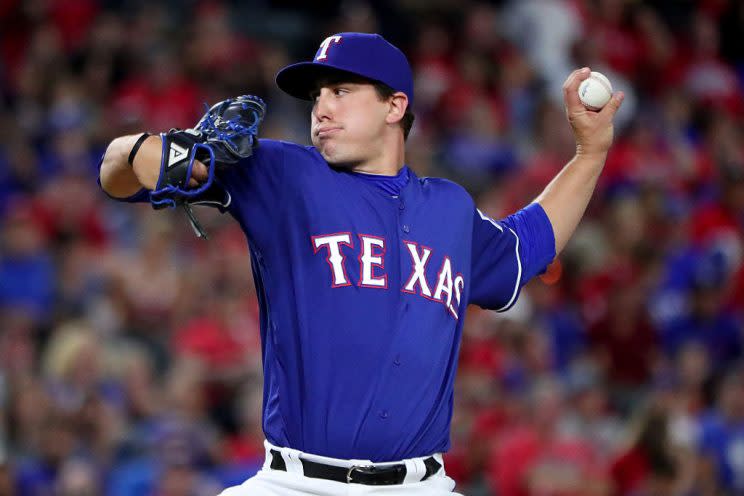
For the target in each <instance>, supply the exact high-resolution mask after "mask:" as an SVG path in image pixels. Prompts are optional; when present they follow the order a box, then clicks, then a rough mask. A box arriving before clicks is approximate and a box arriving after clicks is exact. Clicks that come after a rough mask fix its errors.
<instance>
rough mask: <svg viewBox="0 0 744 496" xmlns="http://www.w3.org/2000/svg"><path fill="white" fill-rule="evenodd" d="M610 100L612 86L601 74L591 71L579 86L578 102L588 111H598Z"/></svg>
mask: <svg viewBox="0 0 744 496" xmlns="http://www.w3.org/2000/svg"><path fill="white" fill-rule="evenodd" d="M610 98H612V84H611V83H610V80H609V79H607V77H606V76H605V75H604V74H602V73H601V72H595V71H592V72H591V73H590V74H589V77H588V78H587V79H585V80H583V81H582V82H581V84H580V85H579V100H581V103H582V104H584V107H586V108H587V109H588V110H594V111H599V110H601V109H602V107H604V106H605V105H607V102H609V101H610Z"/></svg>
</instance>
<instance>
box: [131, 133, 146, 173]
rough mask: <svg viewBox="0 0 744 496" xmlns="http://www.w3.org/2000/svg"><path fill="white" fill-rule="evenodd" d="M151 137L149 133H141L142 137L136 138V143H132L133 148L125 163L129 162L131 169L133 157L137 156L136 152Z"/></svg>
mask: <svg viewBox="0 0 744 496" xmlns="http://www.w3.org/2000/svg"><path fill="white" fill-rule="evenodd" d="M150 136H151V135H150V133H142V136H140V137H139V138H137V141H136V142H135V143H134V146H133V147H132V151H131V152H129V158H128V159H127V162H129V166H130V167H133V164H132V163H133V162H134V157H135V155H137V152H138V151H139V149H140V146H142V143H144V141H145V140H146V139H147V138H149V137H150Z"/></svg>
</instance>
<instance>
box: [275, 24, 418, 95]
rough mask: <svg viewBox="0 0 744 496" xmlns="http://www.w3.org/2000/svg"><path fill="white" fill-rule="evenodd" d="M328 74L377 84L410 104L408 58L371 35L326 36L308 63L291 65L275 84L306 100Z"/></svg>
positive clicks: (383, 40)
mask: <svg viewBox="0 0 744 496" xmlns="http://www.w3.org/2000/svg"><path fill="white" fill-rule="evenodd" d="M331 74H353V75H356V76H361V77H363V78H366V79H370V80H372V81H379V82H381V83H384V84H386V85H388V86H390V87H391V88H392V89H393V90H395V91H401V92H403V93H405V94H406V95H407V96H408V104H409V106H412V105H413V74H412V72H411V66H410V65H409V64H408V59H406V56H405V55H404V54H403V52H401V51H400V49H398V48H397V47H396V46H395V45H393V44H392V43H390V42H389V41H387V40H386V39H385V38H383V37H382V36H380V35H379V34H375V33H336V34H334V35H331V36H328V37H327V38H325V39H324V40H323V41H322V42H321V43H320V47H318V50H317V51H316V52H315V57H314V58H313V60H312V61H310V62H299V63H296V64H291V65H289V66H287V67H285V68H283V69H282V70H280V71H279V72H278V73H277V75H276V84H277V85H278V86H279V88H281V89H282V90H283V91H285V92H287V93H289V94H290V95H292V96H294V97H297V98H301V99H303V100H310V94H311V93H312V91H313V90H315V88H316V84H317V82H318V81H319V80H320V79H322V78H324V77H328V76H329V75H331Z"/></svg>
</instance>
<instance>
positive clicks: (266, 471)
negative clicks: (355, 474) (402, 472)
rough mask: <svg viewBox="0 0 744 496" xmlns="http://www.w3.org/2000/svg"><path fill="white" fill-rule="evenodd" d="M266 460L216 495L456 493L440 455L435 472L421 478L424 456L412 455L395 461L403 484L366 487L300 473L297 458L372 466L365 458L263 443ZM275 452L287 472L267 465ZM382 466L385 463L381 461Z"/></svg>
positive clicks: (438, 495) (449, 495)
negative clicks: (247, 476) (403, 475)
mask: <svg viewBox="0 0 744 496" xmlns="http://www.w3.org/2000/svg"><path fill="white" fill-rule="evenodd" d="M264 445H265V447H266V461H265V462H264V466H263V468H262V469H261V470H260V471H259V472H258V473H257V474H256V475H255V476H254V477H251V478H250V479H248V480H247V481H245V482H244V483H242V484H241V485H239V486H234V487H229V488H227V489H225V490H224V491H223V492H222V493H220V495H219V496H357V495H385V496H444V495H447V496H452V495H453V494H454V495H456V496H462V495H457V493H453V492H452V490H453V489H454V488H455V481H453V480H452V479H450V478H449V477H447V475H446V474H445V472H444V464H443V463H442V457H441V455H439V454H437V455H434V457H435V458H436V459H437V461H438V462H439V463H442V468H441V469H439V472H437V473H436V474H434V475H432V476H430V477H429V478H428V479H426V480H425V481H423V482H422V481H421V479H422V478H423V477H424V474H425V473H426V467H425V466H424V463H423V460H424V458H412V459H409V460H402V461H400V462H397V463H404V464H405V465H406V479H405V481H404V482H403V484H397V485H390V486H366V485H362V484H344V483H343V482H336V481H330V480H324V479H315V478H310V477H305V476H304V475H303V474H302V464H301V462H300V459H301V458H304V459H306V460H311V461H314V462H318V463H325V464H327V465H335V466H339V467H345V468H348V467H351V466H353V465H373V464H372V463H371V462H370V461H369V460H339V459H336V458H328V457H324V456H317V455H311V454H308V453H303V452H301V451H298V450H293V449H290V448H279V447H276V446H273V445H271V444H269V442H268V441H265V442H264ZM272 449H273V450H276V451H279V452H280V453H281V455H282V458H283V459H284V463H285V464H286V466H287V471H286V472H285V471H282V470H273V469H271V468H270V464H271V458H272V455H271V453H270V452H269V450H272ZM381 465H385V464H381Z"/></svg>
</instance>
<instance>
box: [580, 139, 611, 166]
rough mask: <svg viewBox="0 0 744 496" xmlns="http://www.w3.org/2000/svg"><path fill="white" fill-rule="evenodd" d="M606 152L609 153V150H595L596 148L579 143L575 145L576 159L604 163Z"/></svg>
mask: <svg viewBox="0 0 744 496" xmlns="http://www.w3.org/2000/svg"><path fill="white" fill-rule="evenodd" d="M608 152H609V148H606V149H605V148H597V147H593V146H587V145H583V144H581V143H577V144H576V152H575V156H576V157H577V158H580V159H583V160H587V161H596V162H601V163H604V161H605V159H607V153H608Z"/></svg>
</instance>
